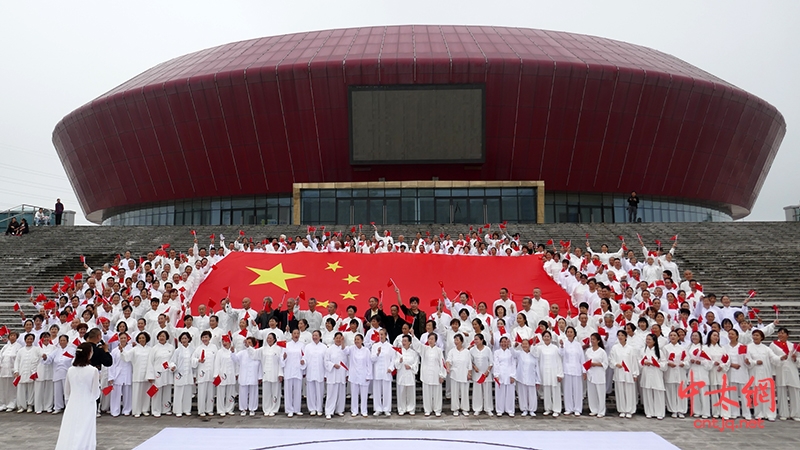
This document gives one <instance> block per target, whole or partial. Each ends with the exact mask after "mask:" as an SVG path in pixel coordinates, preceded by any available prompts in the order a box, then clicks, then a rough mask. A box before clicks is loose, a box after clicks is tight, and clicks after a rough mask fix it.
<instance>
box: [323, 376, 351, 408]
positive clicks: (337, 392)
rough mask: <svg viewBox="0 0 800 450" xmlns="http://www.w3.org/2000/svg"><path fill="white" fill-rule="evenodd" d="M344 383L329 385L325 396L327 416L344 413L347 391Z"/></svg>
mask: <svg viewBox="0 0 800 450" xmlns="http://www.w3.org/2000/svg"><path fill="white" fill-rule="evenodd" d="M346 386H347V385H346V384H344V383H328V385H327V389H326V390H327V392H326V395H325V415H326V416H332V415H333V414H334V413H335V414H342V413H343V412H344V402H345V396H346V394H345V392H346V391H347V388H346Z"/></svg>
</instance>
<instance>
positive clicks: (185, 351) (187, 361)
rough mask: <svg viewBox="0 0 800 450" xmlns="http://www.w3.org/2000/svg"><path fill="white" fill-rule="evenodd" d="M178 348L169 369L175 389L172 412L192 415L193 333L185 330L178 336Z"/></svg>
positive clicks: (179, 414) (173, 354)
mask: <svg viewBox="0 0 800 450" xmlns="http://www.w3.org/2000/svg"><path fill="white" fill-rule="evenodd" d="M178 341H179V344H178V348H176V349H175V351H174V352H173V353H172V358H171V359H170V361H169V370H170V371H171V372H172V378H173V380H174V383H175V384H174V389H173V391H172V393H173V397H172V412H173V413H175V417H181V416H183V415H187V416H191V415H192V389H193V388H194V376H193V373H192V354H193V353H194V347H193V346H192V333H191V332H189V331H184V332H182V333H181V335H180V337H179V338H178Z"/></svg>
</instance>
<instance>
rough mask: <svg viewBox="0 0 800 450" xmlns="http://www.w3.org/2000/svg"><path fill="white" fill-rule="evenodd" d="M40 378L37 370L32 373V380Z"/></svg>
mask: <svg viewBox="0 0 800 450" xmlns="http://www.w3.org/2000/svg"><path fill="white" fill-rule="evenodd" d="M38 379H39V374H38V373H36V372H33V373H32V374H31V380H38Z"/></svg>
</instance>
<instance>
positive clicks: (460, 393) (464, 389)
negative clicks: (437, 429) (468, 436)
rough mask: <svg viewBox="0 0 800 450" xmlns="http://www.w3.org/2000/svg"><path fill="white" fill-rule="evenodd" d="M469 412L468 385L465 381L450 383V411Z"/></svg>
mask: <svg viewBox="0 0 800 450" xmlns="http://www.w3.org/2000/svg"><path fill="white" fill-rule="evenodd" d="M458 410H461V411H463V412H465V413H467V412H469V383H468V382H466V381H451V382H450V411H458Z"/></svg>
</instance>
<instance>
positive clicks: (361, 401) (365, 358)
mask: <svg viewBox="0 0 800 450" xmlns="http://www.w3.org/2000/svg"><path fill="white" fill-rule="evenodd" d="M354 342H355V343H354V345H352V346H350V347H347V348H345V354H346V355H347V359H348V362H349V366H348V377H349V381H350V415H351V416H352V417H355V416H357V415H359V414H361V415H362V416H364V417H366V416H367V415H368V414H369V413H368V411H367V403H368V400H369V384H370V383H369V382H370V381H371V380H372V355H371V354H370V351H369V349H368V348H367V347H366V346H364V337H363V336H362V335H361V334H356V335H355V338H354Z"/></svg>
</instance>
